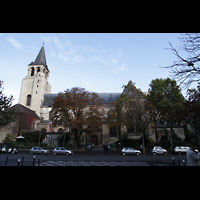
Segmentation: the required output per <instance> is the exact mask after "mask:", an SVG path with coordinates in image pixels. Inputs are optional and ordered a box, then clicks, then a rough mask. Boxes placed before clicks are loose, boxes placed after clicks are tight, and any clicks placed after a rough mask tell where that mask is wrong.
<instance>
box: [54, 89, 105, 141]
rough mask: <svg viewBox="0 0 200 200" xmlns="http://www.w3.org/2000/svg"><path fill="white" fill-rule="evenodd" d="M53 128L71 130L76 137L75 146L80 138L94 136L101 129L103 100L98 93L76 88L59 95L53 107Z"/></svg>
mask: <svg viewBox="0 0 200 200" xmlns="http://www.w3.org/2000/svg"><path fill="white" fill-rule="evenodd" d="M51 112H52V113H53V117H52V120H53V126H57V125H61V126H63V127H65V128H70V130H71V133H72V134H73V135H75V138H74V144H77V143H78V140H79V138H80V136H81V135H82V134H83V133H84V132H85V133H86V134H93V133H94V132H95V131H96V130H98V129H99V128H101V125H102V117H103V100H102V99H101V98H100V97H99V95H98V94H97V93H94V92H89V91H86V90H85V89H84V88H79V87H74V88H72V89H67V90H65V91H64V92H61V93H58V95H57V96H56V97H55V98H54V102H53V105H52V111H51Z"/></svg>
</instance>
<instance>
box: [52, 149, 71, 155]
mask: <svg viewBox="0 0 200 200" xmlns="http://www.w3.org/2000/svg"><path fill="white" fill-rule="evenodd" d="M53 154H54V155H56V154H65V155H72V154H73V152H72V151H70V150H67V149H65V148H64V147H56V148H55V149H54V150H53Z"/></svg>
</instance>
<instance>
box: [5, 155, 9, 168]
mask: <svg viewBox="0 0 200 200" xmlns="http://www.w3.org/2000/svg"><path fill="white" fill-rule="evenodd" d="M7 162H8V156H7V158H6V163H5V166H6V165H7Z"/></svg>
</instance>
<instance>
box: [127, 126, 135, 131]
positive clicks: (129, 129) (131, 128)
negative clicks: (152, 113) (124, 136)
mask: <svg viewBox="0 0 200 200" xmlns="http://www.w3.org/2000/svg"><path fill="white" fill-rule="evenodd" d="M127 130H128V133H134V132H135V129H134V126H131V127H127Z"/></svg>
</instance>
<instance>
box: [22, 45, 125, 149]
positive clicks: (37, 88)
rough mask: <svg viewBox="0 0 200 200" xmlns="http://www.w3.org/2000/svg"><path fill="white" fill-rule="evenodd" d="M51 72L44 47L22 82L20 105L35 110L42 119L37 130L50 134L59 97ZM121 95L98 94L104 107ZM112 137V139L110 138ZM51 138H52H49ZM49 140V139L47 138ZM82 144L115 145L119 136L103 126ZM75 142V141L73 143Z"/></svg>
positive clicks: (61, 130) (58, 130) (85, 137)
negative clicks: (54, 99)
mask: <svg viewBox="0 0 200 200" xmlns="http://www.w3.org/2000/svg"><path fill="white" fill-rule="evenodd" d="M49 74H50V70H49V68H48V65H47V61H46V56H45V50H44V45H43V46H42V48H41V49H40V51H39V53H38V55H37V57H36V59H35V61H34V62H31V63H30V64H29V65H28V70H27V75H26V77H25V78H24V79H23V80H22V85H21V91H20V98H19V104H21V105H23V106H25V107H27V108H29V109H31V110H33V111H35V112H36V114H37V115H38V116H39V117H40V119H41V120H40V122H38V123H37V126H36V130H41V131H45V132H50V124H51V118H52V114H51V112H50V111H51V109H52V104H53V98H54V97H55V96H56V95H57V94H54V93H51V86H50V84H49V82H48V77H49ZM120 94H121V93H98V95H99V96H100V97H101V98H102V99H103V102H104V105H105V106H106V105H108V104H109V103H110V102H113V101H115V100H116V99H117V98H118V97H119V95H120ZM53 132H55V133H56V132H69V129H66V130H65V129H64V128H63V127H53ZM110 135H111V137H110ZM49 137H50V136H49ZM47 140H48V138H47ZM81 140H82V143H87V142H92V143H94V144H95V145H102V144H103V143H113V142H116V141H117V140H118V137H117V134H110V129H109V128H108V127H107V126H106V125H104V124H103V125H102V129H101V130H98V131H96V133H94V134H93V135H92V136H88V135H86V134H83V136H82V138H81ZM71 142H73V140H72V141H71Z"/></svg>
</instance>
